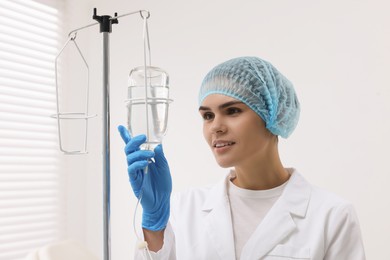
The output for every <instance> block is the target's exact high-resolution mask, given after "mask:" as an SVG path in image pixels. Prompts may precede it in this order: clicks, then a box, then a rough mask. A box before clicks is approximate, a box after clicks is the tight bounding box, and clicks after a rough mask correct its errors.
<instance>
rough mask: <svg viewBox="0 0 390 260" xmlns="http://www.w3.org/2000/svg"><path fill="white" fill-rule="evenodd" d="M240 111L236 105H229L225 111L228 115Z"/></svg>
mask: <svg viewBox="0 0 390 260" xmlns="http://www.w3.org/2000/svg"><path fill="white" fill-rule="evenodd" d="M241 112H242V110H241V109H239V108H237V107H229V108H227V109H226V113H227V114H228V115H235V114H239V113H241Z"/></svg>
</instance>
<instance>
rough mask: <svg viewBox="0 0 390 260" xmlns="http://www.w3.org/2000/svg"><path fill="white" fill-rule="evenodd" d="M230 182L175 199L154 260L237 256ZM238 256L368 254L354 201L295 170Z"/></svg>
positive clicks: (352, 259) (345, 259) (356, 259)
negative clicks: (307, 178) (162, 240)
mask: <svg viewBox="0 0 390 260" xmlns="http://www.w3.org/2000/svg"><path fill="white" fill-rule="evenodd" d="M228 181H229V177H226V178H225V179H224V180H223V181H221V182H220V183H218V184H217V185H215V186H213V187H211V188H204V189H193V190H190V191H187V192H185V193H180V194H177V195H174V196H173V197H172V202H171V216H170V220H169V224H168V226H167V228H166V230H165V233H164V235H165V238H164V246H163V248H162V249H161V250H160V251H159V252H158V253H157V254H152V255H153V259H169V260H173V259H178V260H192V259H193V260H201V259H207V260H218V259H221V260H235V249H234V237H233V228H232V220H231V214H230V206H229V200H228V196H227V182H228ZM139 251H141V250H139ZM136 258H138V259H142V258H140V255H139V254H138V256H137V257H136ZM240 259H241V260H254V259H264V260H271V259H272V260H276V259H281V260H286V259H294V260H297V259H313V260H322V259H326V260H364V259H365V255H364V248H363V243H362V238H361V233H360V228H359V223H358V219H357V217H356V214H355V211H354V209H353V207H352V205H351V204H350V203H348V202H347V201H345V200H343V199H341V198H339V197H338V196H336V195H334V194H332V193H329V192H326V191H324V190H322V189H319V188H316V187H314V186H312V185H310V184H309V183H308V182H307V181H306V180H305V179H304V178H303V177H302V176H301V175H300V174H299V173H298V172H297V171H296V170H294V171H293V173H292V176H291V177H290V180H289V182H288V183H287V185H286V187H285V190H284V191H283V193H282V195H281V197H280V198H279V199H278V201H277V202H276V203H275V204H274V206H273V207H272V208H271V209H270V211H269V212H268V214H267V215H266V216H265V217H264V219H263V221H262V222H261V223H260V225H259V226H258V227H257V228H256V230H255V231H254V233H253V235H252V236H251V237H250V239H249V240H248V242H247V243H246V245H245V246H244V248H243V249H242V253H241V257H240Z"/></svg>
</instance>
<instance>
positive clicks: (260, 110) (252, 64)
mask: <svg viewBox="0 0 390 260" xmlns="http://www.w3.org/2000/svg"><path fill="white" fill-rule="evenodd" d="M211 94H223V95H226V96H230V97H232V98H235V99H237V100H240V101H242V102H243V103H244V104H246V105H247V106H248V107H249V108H251V109H252V110H253V111H255V112H256V113H257V114H258V115H259V116H260V117H261V118H262V119H263V121H264V122H265V125H266V128H267V129H268V130H269V131H271V133H273V134H274V135H280V136H281V137H283V138H287V137H288V136H290V134H291V133H292V132H293V131H294V129H295V127H296V125H297V123H298V119H299V112H300V105H299V101H298V98H297V96H296V94H295V90H294V87H293V85H292V83H291V82H290V81H289V80H288V79H287V78H286V77H285V76H283V75H282V74H281V73H280V72H279V71H278V70H277V69H276V68H275V67H274V66H272V64H271V63H269V62H267V61H265V60H262V59H260V58H257V57H240V58H235V59H231V60H228V61H226V62H223V63H221V64H219V65H217V66H216V67H214V68H213V69H212V70H211V71H210V72H209V73H208V74H207V75H206V77H205V78H204V80H203V82H202V86H201V88H200V92H199V104H202V102H203V100H204V99H205V98H206V97H207V96H208V95H211Z"/></svg>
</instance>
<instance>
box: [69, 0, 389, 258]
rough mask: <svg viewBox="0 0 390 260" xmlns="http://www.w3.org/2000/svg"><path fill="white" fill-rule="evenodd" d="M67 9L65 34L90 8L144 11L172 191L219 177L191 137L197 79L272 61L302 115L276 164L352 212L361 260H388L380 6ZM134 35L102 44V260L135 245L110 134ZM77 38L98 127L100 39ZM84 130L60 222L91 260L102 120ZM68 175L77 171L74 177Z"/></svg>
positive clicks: (355, 2) (137, 4) (135, 51)
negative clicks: (105, 84)
mask: <svg viewBox="0 0 390 260" xmlns="http://www.w3.org/2000/svg"><path fill="white" fill-rule="evenodd" d="M68 3H69V11H71V12H75V13H76V14H77V15H73V16H74V20H72V21H71V22H70V23H71V25H73V28H74V27H78V26H83V25H85V24H88V23H91V22H93V21H92V20H91V18H90V17H91V16H92V8H93V7H97V8H98V14H107V15H113V13H114V12H118V13H119V14H123V13H126V12H130V11H135V10H139V9H148V10H150V11H151V18H150V20H149V21H150V24H149V26H150V35H151V41H152V45H151V46H152V58H153V63H154V65H156V66H160V67H162V68H164V69H166V70H167V71H168V72H169V73H170V76H171V96H172V98H174V99H175V102H174V103H173V105H172V106H171V109H170V121H169V131H168V134H167V136H166V138H165V140H164V148H165V153H166V156H167V157H168V159H169V162H170V166H171V171H172V175H173V180H174V189H175V190H176V191H178V190H183V189H185V188H187V187H190V186H199V185H204V184H207V183H213V182H215V181H216V180H218V179H220V178H221V176H222V174H223V173H224V172H226V170H224V169H219V167H218V166H217V165H216V163H215V162H214V159H213V157H212V155H211V152H210V151H209V150H208V148H207V146H206V144H205V142H204V141H203V137H202V133H201V120H200V117H199V115H198V112H197V106H198V104H197V91H198V87H199V85H200V82H201V80H202V78H203V76H204V75H205V73H207V71H208V70H209V69H210V68H211V67H212V66H214V65H216V64H218V63H220V62H222V61H225V60H227V59H229V58H233V57H237V56H244V55H254V56H259V57H262V58H264V59H267V60H269V61H271V62H272V63H273V64H274V65H275V66H276V67H277V68H279V70H280V71H282V72H283V73H284V74H285V75H286V76H287V77H288V78H289V79H290V80H291V81H292V82H293V83H294V85H295V87H296V90H297V93H298V96H299V99H300V102H301V105H302V113H301V119H300V123H299V125H298V127H297V129H296V131H295V133H294V134H293V135H292V136H291V137H290V138H289V139H287V140H283V141H281V142H280V149H281V157H282V160H283V161H284V164H285V165H286V166H294V167H296V168H298V169H299V171H300V172H301V173H302V174H303V175H304V176H305V177H306V178H307V179H309V180H310V181H311V182H312V183H314V184H316V185H318V186H321V187H324V188H326V189H328V190H331V191H334V192H336V193H338V194H340V195H341V196H343V197H345V198H347V199H349V200H351V201H352V202H353V204H354V205H355V207H356V210H357V212H358V215H359V217H360V222H361V228H362V232H363V236H364V242H365V247H366V252H367V259H390V252H389V250H387V243H388V241H390V224H389V222H388V220H389V219H390V208H389V206H390V203H389V199H388V198H390V189H388V188H387V186H388V183H389V181H390V177H389V176H390V170H389V168H388V167H387V160H388V158H389V152H388V147H389V146H390V137H389V134H388V133H390V117H389V113H390V102H389V101H390V88H389V86H390V78H389V76H388V70H389V67H390V48H389V46H390V38H389V35H390V27H389V26H388V25H389V24H390V17H389V16H388V10H389V7H390V4H389V3H388V2H387V1H384V0H383V1H379V0H374V1H372V0H371V1H369V0H345V1H336V0H328V1H321V2H319V1H309V0H298V1H264V0H263V1H250V0H246V1H223V0H215V1H205V0H201V1H179V0H165V1H142V0H133V1H128V0H126V1H125V0H110V1H104V0H96V1H92V0H83V1H79V0H68ZM141 29H142V20H141V19H140V17H139V16H138V15H135V16H132V17H126V18H123V19H121V20H120V23H119V24H118V25H114V28H113V33H112V34H111V120H112V121H111V124H112V125H111V131H112V135H111V142H112V146H111V156H112V160H111V163H112V168H111V169H112V172H111V175H112V180H111V181H112V189H111V193H112V196H111V200H112V205H111V210H112V221H111V224H112V259H126V258H127V259H131V255H132V253H133V244H134V242H135V235H134V234H133V230H132V214H133V211H134V207H135V204H136V201H135V199H134V197H133V194H132V191H131V189H130V186H129V184H128V178H127V173H126V163H125V160H124V155H123V152H122V151H123V144H122V141H121V140H120V138H119V135H118V134H117V131H116V126H117V125H119V124H125V123H126V111H125V105H124V102H123V101H124V99H125V98H126V85H127V75H128V73H129V71H130V69H131V68H133V67H135V66H137V65H140V64H142V55H143V54H142V39H141V36H142V30H141ZM78 37H80V41H81V42H83V43H84V45H83V46H81V47H84V49H85V51H86V56H87V59H88V61H89V63H90V67H91V73H92V76H93V77H92V84H91V86H92V97H93V98H92V103H91V108H92V110H94V111H93V112H95V113H99V115H100V116H101V111H100V110H101V99H102V98H101V67H102V65H101V63H102V58H101V51H102V50H101V35H100V34H99V33H98V29H97V28H90V29H87V30H85V31H84V32H80V33H79V36H78ZM75 73H76V72H75ZM75 75H77V73H76V74H75ZM91 125H92V128H91V131H90V150H91V152H90V154H89V155H87V156H85V157H84V158H85V159H82V160H80V159H75V158H73V159H72V158H71V159H69V165H70V166H72V165H73V167H71V168H72V172H71V173H69V174H71V176H73V177H72V178H71V179H70V181H69V182H70V183H72V182H74V183H75V188H74V190H73V192H72V194H73V195H72V197H73V198H74V197H79V202H77V203H76V206H75V207H74V209H73V210H74V211H77V212H78V213H76V212H73V213H70V214H71V215H73V216H74V217H73V221H72V222H71V223H70V225H71V228H70V229H69V236H74V237H77V238H78V239H80V240H84V241H85V243H86V244H87V245H88V247H89V248H90V249H91V250H93V251H95V252H96V253H97V254H101V233H102V232H101V222H102V221H101V216H102V215H101V214H102V212H101V199H102V195H101V179H102V177H101V117H99V118H98V119H97V120H94V121H93V122H92V123H91ZM75 165H76V166H75ZM84 167H86V169H87V170H86V171H84ZM77 168H80V169H83V170H82V171H80V172H75V170H76V169H77ZM76 176H77V177H76ZM77 183H79V184H77ZM80 183H82V184H80ZM80 201H81V202H82V203H81V202H80ZM72 205H73V204H72V203H70V208H69V209H70V211H72ZM80 211H82V212H81V213H80ZM76 216H78V217H81V218H78V217H76ZM75 227H79V228H80V229H76V228H75Z"/></svg>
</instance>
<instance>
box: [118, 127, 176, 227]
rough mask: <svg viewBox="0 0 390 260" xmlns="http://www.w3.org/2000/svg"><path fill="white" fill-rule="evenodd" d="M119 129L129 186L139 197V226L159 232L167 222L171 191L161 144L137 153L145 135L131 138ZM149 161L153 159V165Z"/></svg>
mask: <svg viewBox="0 0 390 260" xmlns="http://www.w3.org/2000/svg"><path fill="white" fill-rule="evenodd" d="M118 130H119V133H120V135H121V137H122V139H123V141H124V142H125V143H126V147H125V154H126V157H127V165H128V168H127V172H128V174H129V179H130V184H131V187H132V188H133V191H134V194H135V196H136V197H137V198H138V199H139V198H140V196H141V205H142V209H143V213H142V227H143V228H145V229H148V230H151V231H159V230H162V229H164V228H165V227H166V225H167V223H168V219H169V210H170V197H171V192H172V179H171V173H170V171H169V166H168V162H167V160H166V159H165V156H164V153H163V149H162V145H161V144H160V145H158V146H157V147H156V148H155V149H154V152H152V151H148V150H140V145H141V144H143V143H144V142H145V141H146V136H145V135H138V136H135V137H133V138H131V137H130V134H129V132H128V131H127V129H126V128H125V127H124V126H119V127H118ZM151 158H154V162H153V161H151V160H150V159H151ZM146 166H148V170H147V173H145V167H146Z"/></svg>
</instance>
